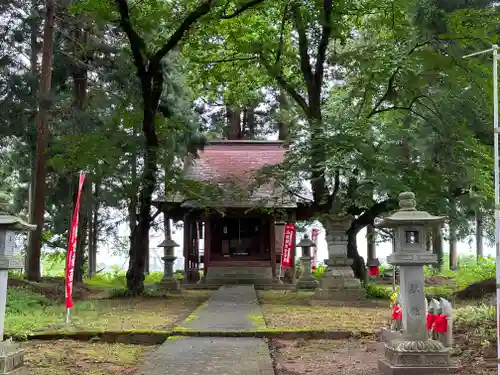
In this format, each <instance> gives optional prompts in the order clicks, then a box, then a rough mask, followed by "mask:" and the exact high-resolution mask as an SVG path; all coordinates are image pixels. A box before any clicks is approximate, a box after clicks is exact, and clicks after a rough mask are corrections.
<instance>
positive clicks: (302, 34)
mask: <svg viewBox="0 0 500 375" xmlns="http://www.w3.org/2000/svg"><path fill="white" fill-rule="evenodd" d="M292 14H293V19H294V23H295V29H296V30H297V34H298V36H299V55H300V70H301V71H302V74H303V75H304V80H305V81H306V85H307V87H308V89H309V91H311V86H312V83H313V74H312V68H311V59H310V56H309V43H308V42H307V34H306V26H305V25H304V20H303V19H302V15H301V14H300V7H299V5H298V4H297V3H294V4H293V5H292Z"/></svg>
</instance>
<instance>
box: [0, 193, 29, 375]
mask: <svg viewBox="0 0 500 375" xmlns="http://www.w3.org/2000/svg"><path fill="white" fill-rule="evenodd" d="M35 229H36V225H32V224H28V223H26V222H24V221H23V220H22V219H20V218H18V217H16V216H14V215H12V213H11V212H10V207H9V197H8V196H7V195H5V194H3V193H1V192H0V375H1V374H12V375H26V374H28V369H27V368H26V367H24V350H22V349H21V348H20V346H19V345H18V344H15V343H13V342H12V340H8V341H4V339H3V335H4V323H5V308H6V305H7V282H8V278H9V269H21V268H23V267H24V262H23V261H22V260H20V259H16V258H15V257H14V246H15V232H26V231H33V230H35Z"/></svg>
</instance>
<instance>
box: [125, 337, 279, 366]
mask: <svg viewBox="0 0 500 375" xmlns="http://www.w3.org/2000/svg"><path fill="white" fill-rule="evenodd" d="M135 374H136V375H274V369H273V364H272V361H271V357H270V355H269V348H268V346H267V344H266V343H265V342H264V341H263V340H262V339H256V338H210V337H174V338H171V339H170V340H167V341H166V342H165V343H164V344H163V345H162V346H160V348H158V349H157V350H156V351H155V352H154V353H153V354H152V355H151V357H150V358H149V360H148V361H147V362H146V363H144V364H143V365H142V366H140V367H139V369H138V370H137V372H136V373H135Z"/></svg>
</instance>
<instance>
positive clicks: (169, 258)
mask: <svg viewBox="0 0 500 375" xmlns="http://www.w3.org/2000/svg"><path fill="white" fill-rule="evenodd" d="M178 246H179V245H178V244H177V243H176V242H175V241H173V240H171V239H169V238H167V239H165V240H164V241H163V242H162V243H160V244H159V245H158V247H163V257H162V258H161V259H162V260H163V262H164V268H163V279H162V280H161V282H160V287H161V288H162V289H165V290H169V291H174V292H175V291H180V285H179V281H178V280H177V278H176V277H175V273H174V262H175V260H176V259H177V257H176V256H174V248H176V247H178Z"/></svg>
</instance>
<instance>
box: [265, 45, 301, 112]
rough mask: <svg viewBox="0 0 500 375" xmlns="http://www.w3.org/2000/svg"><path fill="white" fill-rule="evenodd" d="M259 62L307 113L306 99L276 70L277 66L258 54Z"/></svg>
mask: <svg viewBox="0 0 500 375" xmlns="http://www.w3.org/2000/svg"><path fill="white" fill-rule="evenodd" d="M260 62H261V63H262V65H264V66H265V68H266V69H267V72H268V74H269V75H270V76H271V77H273V78H274V79H276V81H277V82H278V84H279V85H280V86H281V87H282V88H283V89H284V90H285V91H286V92H287V93H288V94H289V95H290V96H291V97H292V98H293V100H295V102H296V103H297V104H298V105H299V106H300V108H302V110H303V111H304V114H306V115H307V114H308V113H309V106H308V105H307V102H306V100H305V99H304V98H303V97H302V95H300V94H299V93H298V92H297V90H295V88H294V87H293V86H292V85H291V84H290V83H289V82H288V81H287V80H286V78H285V77H283V75H282V74H281V73H280V72H277V67H275V66H271V65H270V64H269V63H268V62H267V61H266V59H265V57H264V56H262V54H261V56H260Z"/></svg>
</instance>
